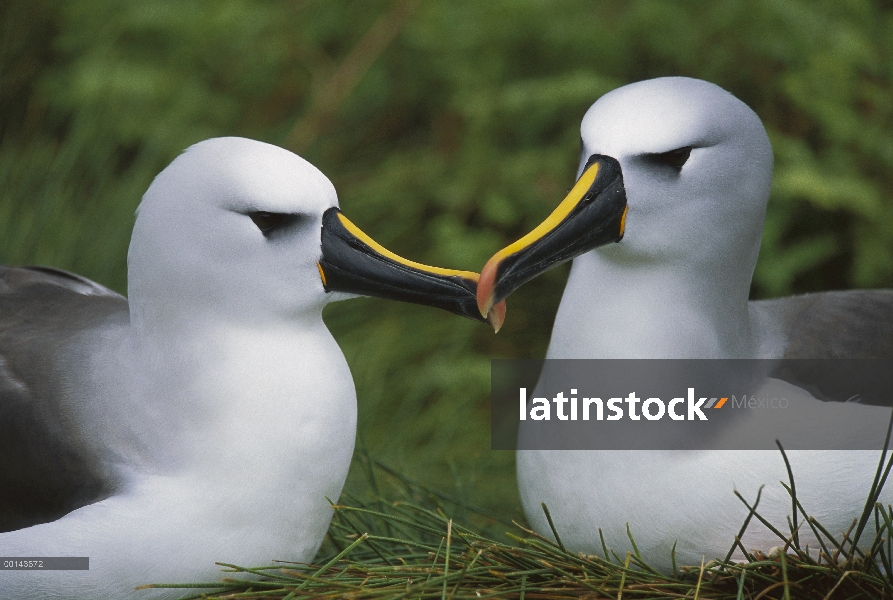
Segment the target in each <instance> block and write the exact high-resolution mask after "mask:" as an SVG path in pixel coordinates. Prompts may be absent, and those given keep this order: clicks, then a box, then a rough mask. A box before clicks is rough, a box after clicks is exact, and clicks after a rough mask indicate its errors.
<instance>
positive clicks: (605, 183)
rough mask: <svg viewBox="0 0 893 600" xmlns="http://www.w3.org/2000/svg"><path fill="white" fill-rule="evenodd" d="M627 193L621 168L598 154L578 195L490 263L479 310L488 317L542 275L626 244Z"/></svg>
mask: <svg viewBox="0 0 893 600" xmlns="http://www.w3.org/2000/svg"><path fill="white" fill-rule="evenodd" d="M625 221H626V191H625V190H624V188H623V175H622V173H621V172H620V163H618V162H617V161H616V160H615V159H613V158H611V157H610V156H603V155H599V154H594V155H593V156H590V157H589V160H588V161H586V166H585V167H583V173H582V175H580V178H579V179H577V183H576V184H574V187H573V189H571V191H570V192H569V193H568V195H567V197H566V198H565V199H564V200H562V201H561V204H559V205H558V208H556V209H555V210H554V211H553V212H552V214H551V215H549V216H548V217H547V218H546V220H545V221H543V222H542V223H540V224H539V225H538V226H537V227H536V228H535V229H534V230H533V231H531V232H530V233H528V234H527V235H525V236H524V237H522V238H521V239H520V240H518V241H517V242H515V243H514V244H511V245H509V246H506V247H505V248H503V249H502V250H500V251H499V252H497V253H496V254H494V255H493V257H492V258H491V259H490V260H489V261H487V264H486V265H484V268H483V269H482V270H481V277H480V280H479V281H478V286H477V299H478V308H479V309H480V312H481V314H483V315H485V314H488V313H489V311H490V310H491V309H492V308H493V307H494V305H497V304H498V303H499V302H503V301H504V299H505V298H506V297H507V296H508V295H509V294H511V293H512V292H513V291H514V290H515V289H516V288H518V287H520V286H521V285H522V284H524V283H526V282H528V281H530V280H531V279H533V278H534V277H536V276H537V275H539V274H540V273H543V272H544V271H548V270H549V269H551V268H552V267H556V266H558V265H560V264H561V263H563V262H567V261H569V260H570V259H572V258H574V257H576V256H579V255H581V254H583V253H584V252H588V251H589V250H592V249H593V248H597V247H598V246H602V245H604V244H608V243H610V242H619V241H620V240H621V239H623V228H624V225H625Z"/></svg>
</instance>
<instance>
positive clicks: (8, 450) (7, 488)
mask: <svg viewBox="0 0 893 600" xmlns="http://www.w3.org/2000/svg"><path fill="white" fill-rule="evenodd" d="M128 318H129V316H128V309H127V300H125V299H124V297H122V296H120V295H119V294H116V293H115V292H113V291H111V290H109V289H107V288H105V287H103V286H101V285H99V284H97V283H94V282H92V281H90V280H89V279H85V278H83V277H80V276H78V275H74V274H71V273H67V272H65V271H60V270H57V269H51V268H47V267H6V266H2V265H0V532H3V531H13V530H16V529H21V528H23V527H28V526H30V525H35V524H38V523H46V522H49V521H53V520H55V519H57V518H59V517H61V516H63V515H65V514H66V513H68V512H71V511H72V510H75V509H77V508H80V507H81V506H85V505H87V504H91V503H93V502H96V501H97V500H100V499H102V498H105V497H107V496H108V495H109V494H110V493H111V491H112V487H111V482H110V481H109V480H108V478H107V477H105V476H104V475H103V473H102V470H101V469H100V467H99V466H98V465H97V464H96V462H95V461H93V460H91V457H90V456H89V454H88V453H87V452H86V451H85V450H84V448H83V446H82V445H81V444H80V443H79V442H78V439H77V435H76V434H75V433H73V432H72V431H71V429H70V427H69V422H70V421H69V420H67V419H66V415H65V411H64V404H63V402H62V399H63V396H64V394H65V391H66V383H67V377H66V372H65V370H64V369H63V368H62V367H61V365H60V362H59V360H58V359H59V356H60V354H62V353H65V351H66V347H67V346H68V345H69V343H70V342H71V341H72V340H73V339H75V338H76V337H77V336H79V335H81V334H82V333H83V332H84V331H85V330H87V329H90V328H93V327H98V326H101V325H107V324H112V323H115V322H119V323H122V324H126V322H127V320H128Z"/></svg>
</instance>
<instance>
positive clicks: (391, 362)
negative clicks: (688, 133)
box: [0, 0, 893, 517]
mask: <svg viewBox="0 0 893 600" xmlns="http://www.w3.org/2000/svg"><path fill="white" fill-rule="evenodd" d="M662 75H687V76H692V77H699V78H703V79H707V80H710V81H713V82H715V83H717V84H719V85H721V86H723V87H725V88H726V89H728V90H729V91H730V92H732V93H733V94H735V95H736V96H738V97H739V98H741V99H742V100H744V101H745V102H746V103H747V104H749V105H750V106H751V107H752V108H753V109H754V110H755V111H756V112H757V113H758V114H759V115H760V116H761V117H762V119H763V121H764V122H765V124H766V127H767V129H768V130H769V134H770V137H771V139H772V142H773V144H774V148H775V153H776V175H775V183H774V185H773V190H772V200H771V202H770V209H769V215H768V220H767V225H766V231H765V234H764V239H763V250H762V256H761V258H760V263H759V266H758V267H757V273H756V276H755V282H754V286H753V290H754V296H755V297H769V296H775V295H782V294H788V293H795V292H804V291H811V290H820V289H830V288H848V287H893V9H891V5H890V3H889V2H888V1H885V0H874V1H872V0H808V1H807V0H715V1H714V2H710V3H692V2H683V1H671V0H633V1H628V0H603V1H598V2H587V1H583V0H559V1H552V2H544V1H542V0H512V1H510V2H509V1H506V0H494V1H491V2H479V1H474V0H448V1H447V0H444V1H441V2H420V1H418V0H416V1H411V0H391V1H380V0H379V1H372V0H367V1H360V0H354V1H342V2H330V1H322V0H307V1H303V2H298V1H286V0H278V1H277V0H272V1H267V0H264V1H261V0H216V1H215V2H203V1H199V0H177V1H173V0H155V1H153V2H129V1H126V0H79V1H78V2H65V1H62V0H4V1H3V2H0V262H3V263H9V264H44V265H53V266H56V267H60V268H63V269H69V270H72V271H75V272H78V273H80V274H83V275H85V276H87V277H90V278H92V279H95V280H97V281H99V282H101V283H104V284H106V285H108V286H110V287H112V288H114V289H116V290H118V291H121V292H124V291H125V290H126V265H125V258H126V251H127V245H128V241H129V236H130V229H131V225H132V222H133V211H134V208H135V207H136V205H137V203H138V202H139V199H140V196H141V194H142V192H143V191H144V190H145V188H146V187H147V186H148V184H149V182H150V181H151V179H152V177H153V176H154V175H155V174H156V173H157V172H158V171H160V170H161V169H162V168H163V167H164V166H165V165H166V164H167V163H168V162H170V161H171V160H172V159H173V158H174V157H175V156H176V155H177V154H178V153H179V152H180V151H182V150H183V149H184V148H185V147H186V146H188V145H190V144H192V143H194V142H197V141H199V140H202V139H205V138H208V137H214V136H221V135H240V136H246V137H251V138H255V139H260V140H264V141H268V142H271V143H274V144H278V145H281V146H284V147H286V148H289V149H292V150H294V151H296V152H298V153H299V154H301V155H303V156H304V157H306V158H307V159H309V160H310V161H311V162H313V163H314V164H315V165H316V166H318V167H319V168H320V169H321V170H322V171H323V172H324V173H326V174H327V175H328V176H329V177H330V178H331V179H332V181H333V182H334V184H335V187H336V188H337V189H338V192H339V197H340V201H341V206H342V208H343V209H344V211H345V213H346V214H347V215H349V216H350V218H351V219H352V220H353V221H355V222H356V223H357V224H359V225H360V226H361V227H362V228H363V229H364V230H366V231H367V232H368V233H370V234H371V235H372V236H373V237H375V238H376V239H377V240H378V241H380V242H381V243H383V244H384V245H385V246H387V247H389V248H391V249H393V250H394V251H396V252H398V253H400V254H402V255H404V256H407V257H410V258H412V259H414V260H419V261H425V262H430V263H435V264H439V265H442V266H449V267H455V268H463V269H471V270H478V269H479V268H480V267H481V266H482V265H483V264H484V262H485V261H486V259H487V258H488V257H489V256H490V255H491V254H492V253H493V252H494V251H495V250H497V249H498V248H500V247H501V246H503V245H504V244H506V243H508V242H509V241H512V240H513V239H516V238H517V237H518V236H519V235H521V234H522V233H524V232H525V231H526V230H528V229H530V228H531V227H533V226H534V225H535V224H536V223H538V222H539V221H540V220H541V219H542V218H543V217H544V216H545V215H546V214H548V213H549V212H550V210H551V208H552V207H554V206H555V205H556V203H557V202H558V201H559V200H560V199H561V198H562V197H563V194H564V192H565V191H566V190H567V189H568V188H569V187H570V185H571V183H572V179H573V175H574V172H575V167H576V164H575V163H576V161H577V152H578V148H579V120H580V118H581V117H582V115H583V113H584V112H585V110H586V108H587V107H588V106H589V105H590V104H591V103H592V102H593V101H594V100H595V99H597V98H598V97H599V96H600V95H601V94H603V93H605V92H607V91H609V90H611V89H613V88H615V87H617V86H620V85H623V84H625V83H628V82H632V81H636V80H641V79H646V78H650V77H656V76H662ZM566 275H567V267H564V268H560V269H556V270H554V271H552V272H550V273H549V274H547V275H545V276H543V277H541V278H539V279H537V280H535V281H534V282H531V283H530V284H528V285H527V286H525V287H524V288H523V289H522V290H521V291H519V292H517V293H516V294H515V295H513V296H512V298H511V302H510V303H509V310H508V319H507V322H506V326H505V328H504V330H503V331H501V332H500V333H499V335H497V336H494V335H493V334H492V331H488V329H487V328H486V327H484V326H482V325H479V324H475V323H472V322H470V321H464V320H460V319H457V318H456V317H454V316H452V315H449V314H447V313H445V312H440V311H435V310H433V309H430V308H425V307H416V306H409V305H403V304H399V305H398V304H391V303H387V302H384V301H379V300H369V299H362V300H352V301H349V302H342V303H339V304H336V305H332V306H330V307H329V308H327V310H326V315H325V317H326V321H327V323H328V324H329V327H330V328H331V330H332V331H333V333H334V334H335V336H336V337H337V339H338V341H339V343H340V344H341V346H342V348H343V349H344V352H345V354H346V356H347V359H348V362H349V364H350V366H351V369H352V371H353V374H354V378H355V381H356V384H357V392H358V397H359V410H360V431H359V439H358V441H359V444H360V446H361V447H364V448H366V449H368V450H369V452H371V453H372V455H374V456H376V457H377V458H380V459H383V460H385V461H386V462H388V463H389V464H391V465H394V466H395V467H397V468H398V469H400V470H402V471H403V472H405V473H407V474H410V475H411V476H413V477H415V478H417V479H419V480H421V481H424V482H427V483H429V484H433V485H436V486H440V487H442V488H445V489H448V490H449V491H450V493H455V494H458V495H459V496H460V497H462V498H466V499H467V500H468V501H469V502H473V503H477V504H481V505H483V506H486V507H489V508H491V509H493V510H499V511H501V512H502V514H504V515H506V516H509V517H516V516H517V515H519V514H520V513H519V506H518V500H517V496H516V491H515V483H514V457H513V455H512V454H511V453H507V452H494V451H490V450H489V409H488V397H489V359H490V358H494V357H522V358H523V357H531V358H533V357H540V356H542V355H543V354H544V353H545V348H546V345H547V342H548V338H549V331H550V328H551V324H552V319H553V316H554V312H555V309H556V307H557V303H558V300H559V298H560V294H561V291H562V286H563V281H564V278H565V277H566ZM352 478H354V479H356V476H355V475H352Z"/></svg>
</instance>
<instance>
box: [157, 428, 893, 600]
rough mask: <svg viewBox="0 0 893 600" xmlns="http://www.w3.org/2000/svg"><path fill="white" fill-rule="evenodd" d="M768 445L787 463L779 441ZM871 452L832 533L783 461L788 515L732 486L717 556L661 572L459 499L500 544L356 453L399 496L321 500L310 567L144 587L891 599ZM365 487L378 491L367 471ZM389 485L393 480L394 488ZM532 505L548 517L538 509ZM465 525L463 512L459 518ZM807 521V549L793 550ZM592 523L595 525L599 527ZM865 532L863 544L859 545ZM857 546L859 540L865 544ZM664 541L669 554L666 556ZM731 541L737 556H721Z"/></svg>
mask: <svg viewBox="0 0 893 600" xmlns="http://www.w3.org/2000/svg"><path fill="white" fill-rule="evenodd" d="M779 449H780V450H781V452H782V456H784V459H785V462H786V463H787V457H786V456H785V455H784V450H783V449H782V448H781V446H780V445H779ZM886 457H887V449H886V448H885V449H884V451H883V452H882V454H881V460H880V463H879V465H878V469H877V473H876V476H875V479H874V483H873V486H872V489H871V491H870V493H869V496H868V499H867V501H866V504H865V508H864V510H863V512H862V515H861V517H860V518H859V519H856V520H854V521H853V523H852V525H851V527H850V529H849V531H847V532H844V533H843V534H841V535H838V536H835V535H833V534H832V533H831V532H829V531H827V530H826V529H825V528H824V527H822V525H821V523H819V522H818V521H817V520H816V519H814V518H813V517H811V516H809V515H808V513H807V512H806V511H805V509H804V508H803V506H802V505H800V503H799V501H798V500H797V495H796V487H795V482H794V477H793V474H792V473H791V471H790V467H788V474H789V478H790V480H789V483H788V484H784V483H783V484H782V485H784V486H785V488H786V489H787V491H788V492H789V494H790V496H791V507H792V511H791V515H790V516H789V517H788V518H787V523H786V524H785V525H784V531H786V532H787V533H783V532H782V529H780V528H778V527H777V526H776V525H773V524H771V523H769V522H768V521H766V520H765V519H764V518H763V517H762V516H761V515H760V512H759V494H758V495H757V498H756V501H755V502H754V503H753V505H751V504H749V503H748V502H747V501H746V500H745V499H744V498H743V497H742V496H741V495H740V494H738V492H735V494H736V496H737V497H738V499H739V500H740V501H741V502H743V503H744V504H745V505H746V506H747V507H748V509H749V512H748V516H747V519H746V520H745V522H744V523H743V524H742V526H741V528H740V530H739V532H738V535H737V536H736V537H735V538H734V540H733V541H732V543H731V544H730V549H729V552H728V554H727V556H726V557H725V558H724V559H722V560H712V561H709V562H702V564H700V565H695V566H679V567H678V568H677V567H676V563H675V560H673V565H674V568H673V573H672V574H667V573H662V572H660V571H658V570H657V569H654V568H652V567H651V566H650V565H649V564H648V563H647V562H646V561H645V560H644V559H643V557H642V556H641V554H640V553H639V550H638V548H637V547H636V543H635V540H634V539H633V536H632V534H630V535H629V540H630V546H631V548H632V550H631V551H629V552H627V553H626V554H623V555H618V554H616V553H615V552H614V551H613V550H612V549H610V548H608V547H607V545H606V544H605V543H604V538H602V539H601V546H602V550H603V552H602V554H601V555H585V554H580V553H576V552H571V551H569V550H567V549H566V548H565V547H564V545H563V544H562V542H561V538H560V537H559V536H558V533H557V531H556V530H555V528H554V526H553V527H552V534H553V536H554V540H553V539H550V538H547V537H544V536H542V535H540V534H538V533H536V532H534V531H532V530H530V529H528V528H526V527H524V526H523V525H522V524H519V523H517V522H506V521H504V520H503V519H501V518H500V517H499V516H497V515H492V514H489V513H488V512H487V511H485V510H482V509H477V508H474V507H468V506H467V505H465V504H463V505H462V507H461V508H462V510H461V511H460V512H462V513H464V514H469V513H471V516H472V517H476V518H477V519H478V520H479V521H480V520H481V519H483V520H485V521H489V522H490V525H491V527H490V529H492V525H494V524H495V525H497V526H499V525H506V526H508V528H509V529H510V531H508V532H507V534H506V535H507V536H508V538H507V539H508V540H509V541H507V542H501V541H497V540H495V539H492V537H493V536H488V535H485V534H483V533H481V529H480V528H475V527H474V526H471V525H463V524H460V523H458V522H456V521H455V520H453V519H452V518H451V517H450V512H451V510H456V509H457V508H458V507H459V502H458V501H457V500H455V499H453V498H450V497H448V496H446V495H444V494H440V493H438V492H435V491H432V490H430V489H429V488H427V487H425V486H423V485H421V484H419V483H417V482H414V481H412V480H410V479H409V478H407V477H405V476H403V475H401V474H399V473H397V472H395V471H394V470H393V469H390V468H388V467H387V466H386V465H383V464H381V463H379V462H377V461H375V460H373V459H371V458H369V457H368V456H361V457H360V458H361V460H364V461H365V463H366V464H367V465H368V467H369V476H370V477H371V478H376V477H377V478H380V477H382V476H384V477H388V478H390V479H391V481H392V482H393V483H396V484H397V487H399V488H400V489H401V492H400V493H399V494H398V495H400V496H401V498H400V499H399V500H396V501H395V500H393V499H391V500H386V499H384V498H382V497H376V498H371V499H367V500H361V499H359V498H357V497H354V496H351V495H350V494H345V495H344V496H343V497H342V501H341V503H340V504H333V508H334V510H335V515H334V518H333V520H332V524H331V527H330V528H329V532H328V535H327V537H326V541H325V543H324V545H323V550H321V551H320V554H319V555H318V557H319V560H318V561H317V564H312V565H309V564H298V563H288V562H281V563H276V564H274V565H267V566H262V567H245V566H237V565H231V564H225V563H219V564H220V565H221V566H222V567H223V571H224V573H225V575H224V578H223V579H222V580H221V581H218V582H214V583H191V584H154V585H152V586H146V587H164V588H178V589H183V592H184V594H190V595H188V596H184V598H183V600H198V599H217V598H219V599H221V600H223V599H226V600H235V599H240V600H248V599H257V600H261V599H264V600H291V599H293V598H303V597H312V598H333V599H334V598H357V599H359V598H469V599H477V598H519V599H525V598H526V599H529V600H534V599H551V598H592V599H595V598H606V599H607V598H610V599H616V600H620V599H623V598H628V599H654V600H663V599H669V598H691V599H699V598H700V599H704V600H706V599H714V600H737V599H750V600H760V599H767V600H768V599H770V598H774V599H782V598H784V599H790V598H794V599H810V600H812V599H815V600H832V599H833V600H836V599H839V598H840V599H843V598H893V566H891V560H893V544H891V540H893V507H891V506H889V505H888V506H886V507H885V506H883V505H881V504H879V503H878V502H877V499H878V497H879V496H880V491H881V489H882V488H883V485H884V483H885V481H886V479H887V475H888V474H889V472H890V469H891V466H893V458H891V459H890V460H889V461H888V460H886ZM372 489H376V490H377V489H379V487H378V484H377V482H376V481H374V480H373V486H372ZM395 489H396V488H395ZM543 510H544V511H545V513H546V517H547V519H548V521H549V523H550V524H551V523H552V519H551V517H550V515H549V512H548V508H547V507H546V506H545V505H544V506H543ZM754 519H756V520H758V521H760V522H761V523H763V525H765V526H767V527H768V528H769V529H770V530H771V531H773V532H774V533H775V534H776V535H777V536H778V538H779V544H778V546H777V547H776V548H773V549H771V550H769V551H767V552H765V553H763V552H755V551H747V550H746V549H745V548H744V546H743V545H742V544H741V542H740V539H741V538H742V536H743V535H744V532H745V531H746V530H747V527H748V526H749V524H750V523H751V522H752V521H753V520H754ZM468 520H469V522H470V521H473V520H474V518H469V519H468ZM807 528H808V529H809V530H810V531H811V533H812V535H813V538H814V539H817V540H818V541H819V546H820V547H819V548H813V549H810V548H808V546H807V547H801V545H800V535H799V534H800V531H804V530H805V529H807ZM600 533H601V532H599V534H600ZM868 533H873V534H874V538H873V541H872V543H871V544H865V543H864V542H863V543H862V544H859V541H860V540H861V539H862V538H863V537H865V534H868ZM866 548H867V549H866ZM674 550H675V548H674V549H671V550H670V552H671V556H674V552H673V551H674ZM736 550H738V551H739V552H740V554H741V555H743V556H744V557H745V558H746V560H744V561H741V562H738V561H733V560H732V556H733V554H734V553H735V551H736Z"/></svg>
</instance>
